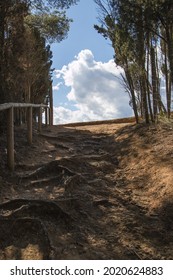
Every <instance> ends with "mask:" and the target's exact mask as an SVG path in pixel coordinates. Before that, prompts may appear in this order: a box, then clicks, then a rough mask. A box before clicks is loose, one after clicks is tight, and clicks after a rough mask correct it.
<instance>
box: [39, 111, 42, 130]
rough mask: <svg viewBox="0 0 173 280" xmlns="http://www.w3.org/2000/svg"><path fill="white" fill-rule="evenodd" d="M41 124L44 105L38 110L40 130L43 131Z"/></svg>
mask: <svg viewBox="0 0 173 280" xmlns="http://www.w3.org/2000/svg"><path fill="white" fill-rule="evenodd" d="M41 126H42V107H39V112H38V131H39V132H41Z"/></svg>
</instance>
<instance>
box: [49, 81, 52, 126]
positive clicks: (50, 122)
mask: <svg viewBox="0 0 173 280" xmlns="http://www.w3.org/2000/svg"><path fill="white" fill-rule="evenodd" d="M49 95H50V96H49V97H50V114H49V115H50V118H49V125H53V90H52V82H51V83H50V93H49Z"/></svg>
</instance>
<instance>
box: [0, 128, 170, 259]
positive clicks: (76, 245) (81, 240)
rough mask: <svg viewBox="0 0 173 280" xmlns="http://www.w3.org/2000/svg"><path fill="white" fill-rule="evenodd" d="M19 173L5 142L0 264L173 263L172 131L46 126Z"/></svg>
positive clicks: (21, 155) (22, 156)
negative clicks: (8, 163)
mask: <svg viewBox="0 0 173 280" xmlns="http://www.w3.org/2000/svg"><path fill="white" fill-rule="evenodd" d="M21 131H22V130H21V128H18V129H16V132H15V137H16V147H15V150H16V169H15V173H14V174H12V175H10V174H9V173H8V172H7V171H6V169H5V150H4V146H3V145H5V144H4V143H5V140H4V138H3V136H2V137H1V138H2V139H1V143H2V146H1V150H0V155H1V157H2V169H1V172H0V183H1V188H0V202H1V204H0V226H1V231H0V259H172V258H173V249H172V248H173V247H172V245H173V172H172V166H173V165H172V164H173V145H172V142H171V141H172V140H171V139H172V129H170V128H169V127H168V128H162V127H159V126H157V127H154V126H152V127H151V126H150V127H146V126H142V125H141V126H135V125H134V124H102V125H88V126H79V127H53V128H47V129H46V128H45V129H44V130H43V132H42V134H41V135H38V134H37V133H35V134H34V141H33V145H32V146H31V147H28V146H27V144H26V140H25V135H24V133H23V132H22V133H21Z"/></svg>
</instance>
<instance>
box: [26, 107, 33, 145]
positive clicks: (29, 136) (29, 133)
mask: <svg viewBox="0 0 173 280" xmlns="http://www.w3.org/2000/svg"><path fill="white" fill-rule="evenodd" d="M27 139H28V143H29V145H31V144H32V107H28V111H27Z"/></svg>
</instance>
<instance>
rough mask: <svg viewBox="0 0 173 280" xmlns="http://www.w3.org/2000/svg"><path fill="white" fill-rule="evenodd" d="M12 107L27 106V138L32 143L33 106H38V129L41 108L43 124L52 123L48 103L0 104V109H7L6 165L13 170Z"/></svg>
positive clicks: (39, 127)
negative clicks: (43, 110) (43, 115)
mask: <svg viewBox="0 0 173 280" xmlns="http://www.w3.org/2000/svg"><path fill="white" fill-rule="evenodd" d="M14 108H27V140H28V144H29V145H31V144H32V123H33V113H32V109H33V108H38V109H39V113H38V131H39V132H41V128H42V109H43V108H44V109H45V124H46V125H47V124H49V125H52V124H53V123H52V118H51V116H52V113H53V112H51V109H50V108H49V106H48V105H44V104H30V103H5V104H0V111H4V110H7V165H8V167H9V169H10V170H11V171H14Z"/></svg>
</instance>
